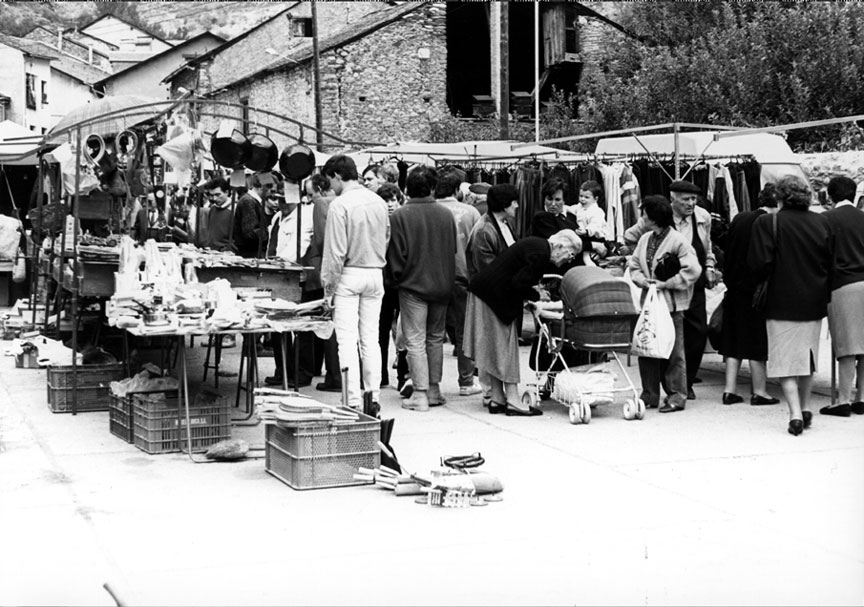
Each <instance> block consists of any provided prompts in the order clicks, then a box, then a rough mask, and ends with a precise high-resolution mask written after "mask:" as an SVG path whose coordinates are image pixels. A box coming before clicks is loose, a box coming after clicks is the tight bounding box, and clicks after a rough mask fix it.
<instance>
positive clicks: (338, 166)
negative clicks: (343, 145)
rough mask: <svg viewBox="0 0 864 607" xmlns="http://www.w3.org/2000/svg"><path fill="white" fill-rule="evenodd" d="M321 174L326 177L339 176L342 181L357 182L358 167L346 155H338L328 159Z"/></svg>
mask: <svg viewBox="0 0 864 607" xmlns="http://www.w3.org/2000/svg"><path fill="white" fill-rule="evenodd" d="M321 174H322V175H324V176H325V177H333V175H339V177H340V178H341V179H342V181H357V177H358V176H357V165H356V164H354V161H353V160H352V159H351V158H350V157H348V156H346V155H345V154H336V155H335V156H331V157H330V158H328V159H327V162H325V163H324V167H323V168H322V169H321Z"/></svg>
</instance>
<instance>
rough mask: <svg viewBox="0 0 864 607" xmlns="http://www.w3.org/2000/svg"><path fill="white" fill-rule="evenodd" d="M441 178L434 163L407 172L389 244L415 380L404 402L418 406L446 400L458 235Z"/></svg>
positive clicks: (425, 408)
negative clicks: (441, 199)
mask: <svg viewBox="0 0 864 607" xmlns="http://www.w3.org/2000/svg"><path fill="white" fill-rule="evenodd" d="M437 178H438V176H437V173H436V171H435V169H433V168H431V167H426V166H418V167H417V168H415V169H414V170H413V171H411V172H410V173H409V174H408V179H407V181H406V183H405V189H406V191H407V193H408V197H409V200H408V202H406V203H405V205H404V206H402V207H400V208H398V209H396V210H395V211H393V216H392V217H391V222H392V225H393V237H392V239H391V241H390V246H389V247H388V249H387V271H388V275H389V276H390V277H391V284H394V285H396V286H397V287H398V288H399V310H400V313H401V314H402V331H403V332H404V334H405V341H406V343H407V346H408V366H409V368H410V369H411V379H412V381H413V382H414V391H413V394H412V395H411V398H409V399H407V400H405V401H404V402H403V403H402V407H403V408H404V409H410V410H413V411H428V410H429V407H430V406H433V407H434V406H436V405H443V404H444V403H445V402H446V400H445V398H444V397H443V396H442V395H441V388H440V385H439V384H440V382H441V377H442V373H443V362H444V360H443V358H444V324H445V318H446V315H447V303H448V302H449V301H450V297H451V295H452V294H453V285H454V280H455V276H456V241H457V238H458V237H457V234H456V221H455V220H454V219H453V214H452V213H451V212H450V211H449V210H447V208H445V207H444V206H443V205H441V204H439V203H437V202H435V199H434V198H432V193H433V192H434V191H435V185H436V182H437ZM457 186H458V184H457ZM457 186H454V188H455V187H457ZM466 208H468V207H466Z"/></svg>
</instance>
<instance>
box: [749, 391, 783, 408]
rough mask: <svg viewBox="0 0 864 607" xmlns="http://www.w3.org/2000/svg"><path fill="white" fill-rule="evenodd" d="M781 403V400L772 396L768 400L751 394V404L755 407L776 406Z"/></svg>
mask: <svg viewBox="0 0 864 607" xmlns="http://www.w3.org/2000/svg"><path fill="white" fill-rule="evenodd" d="M779 402H780V399H779V398H772V397H770V396H769V397H768V398H765V397H764V396H759V395H758V394H751V395H750V404H751V405H754V406H756V405H776V404H777V403H779Z"/></svg>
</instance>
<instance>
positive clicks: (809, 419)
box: [801, 411, 813, 430]
mask: <svg viewBox="0 0 864 607" xmlns="http://www.w3.org/2000/svg"><path fill="white" fill-rule="evenodd" d="M801 417H802V418H804V419H802V420H801V421H803V422H804V429H805V430H806V429H807V428H809V427H810V424H811V423H813V412H812V411H802V412H801Z"/></svg>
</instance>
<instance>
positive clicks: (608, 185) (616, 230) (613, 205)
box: [600, 162, 624, 240]
mask: <svg viewBox="0 0 864 607" xmlns="http://www.w3.org/2000/svg"><path fill="white" fill-rule="evenodd" d="M600 172H601V173H602V174H603V186H604V189H605V190H606V226H607V227H606V234H607V235H608V236H609V238H610V240H618V239H619V238H623V237H624V217H623V216H622V212H621V174H622V173H623V172H624V165H623V164H622V163H620V162H615V163H612V164H607V165H600Z"/></svg>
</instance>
